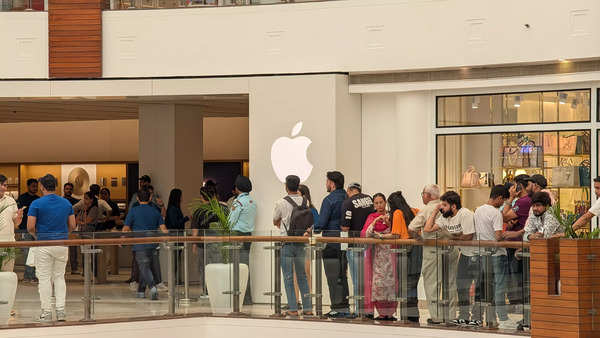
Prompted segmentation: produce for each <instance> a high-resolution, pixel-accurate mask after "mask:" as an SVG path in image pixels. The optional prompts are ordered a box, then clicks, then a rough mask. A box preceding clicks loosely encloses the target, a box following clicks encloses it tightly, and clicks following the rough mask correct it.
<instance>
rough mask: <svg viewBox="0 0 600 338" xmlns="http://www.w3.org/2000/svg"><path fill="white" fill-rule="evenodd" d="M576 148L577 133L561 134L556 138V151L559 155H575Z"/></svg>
mask: <svg viewBox="0 0 600 338" xmlns="http://www.w3.org/2000/svg"><path fill="white" fill-rule="evenodd" d="M576 150H577V135H569V136H562V137H560V138H559V140H558V153H559V154H560V155H575V151H576Z"/></svg>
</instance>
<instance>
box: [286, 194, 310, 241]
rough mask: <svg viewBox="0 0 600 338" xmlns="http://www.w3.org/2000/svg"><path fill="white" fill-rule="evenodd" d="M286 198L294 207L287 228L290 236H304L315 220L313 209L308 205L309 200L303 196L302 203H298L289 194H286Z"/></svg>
mask: <svg viewBox="0 0 600 338" xmlns="http://www.w3.org/2000/svg"><path fill="white" fill-rule="evenodd" d="M284 200H286V201H287V202H288V203H289V204H291V205H292V207H294V209H293V210H292V215H291V216H290V224H289V228H288V229H285V230H286V231H287V234H288V236H304V233H305V232H306V230H307V229H308V228H310V227H311V226H312V225H313V224H314V222H315V219H314V217H313V213H312V210H310V208H309V206H308V201H307V200H306V198H302V204H301V205H298V204H296V202H294V200H293V199H292V198H291V197H289V196H286V197H285V198H284Z"/></svg>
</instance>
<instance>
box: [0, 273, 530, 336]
mask: <svg viewBox="0 0 600 338" xmlns="http://www.w3.org/2000/svg"><path fill="white" fill-rule="evenodd" d="M18 274H19V275H20V277H22V273H19V272H18ZM128 278H129V274H128V273H125V272H122V273H121V274H120V275H117V276H109V278H108V279H109V281H108V283H105V284H94V285H93V288H92V294H93V302H92V319H93V320H96V321H99V322H107V321H113V320H114V321H124V320H125V321H127V320H136V319H142V318H147V317H157V316H159V317H162V316H164V315H166V314H167V313H168V310H169V306H168V299H167V292H166V291H165V292H160V293H159V300H158V301H151V300H149V299H148V298H145V299H139V298H135V292H133V291H132V290H130V289H129V285H128V284H127V283H126V280H127V279H128ZM66 279H67V305H66V312H67V322H68V323H73V324H74V323H79V322H80V321H81V320H82V319H83V318H84V304H83V301H82V298H83V291H84V289H83V278H82V276H81V275H71V274H68V273H67V275H66ZM177 291H178V292H177V294H178V302H177V305H176V314H179V315H207V316H211V308H210V304H209V300H208V298H207V297H202V296H200V295H201V293H202V292H201V290H200V288H198V287H197V286H191V287H190V289H189V295H190V298H194V299H193V301H191V302H189V303H186V302H182V301H179V299H183V298H184V290H183V287H178V288H177ZM422 303H423V304H421V305H424V302H422ZM13 308H14V310H15V312H16V314H15V316H13V317H12V318H11V319H10V320H9V322H8V325H7V326H4V327H3V328H10V327H24V326H25V327H26V326H28V324H33V323H35V318H36V316H38V315H39V313H40V302H39V295H38V290H37V284H35V283H27V282H23V281H20V282H19V286H18V291H17V296H16V299H15V304H14V307H13ZM323 311H324V312H327V311H329V309H328V308H327V307H324V309H323ZM420 312H421V321H422V322H421V326H423V327H427V322H426V320H427V318H428V311H427V309H426V308H421V309H420ZM242 313H243V315H244V316H245V317H256V318H268V317H270V316H271V315H273V313H274V307H273V306H272V305H271V304H255V305H252V306H243V307H242ZM510 317H511V319H513V320H514V321H517V320H520V319H522V316H521V315H517V314H511V315H510ZM297 319H299V320H302V318H297ZM310 320H312V321H314V320H315V319H314V318H312V319H310ZM329 321H331V320H329ZM336 321H338V320H336ZM339 321H340V322H344V323H357V324H381V325H388V326H389V325H395V324H399V323H390V322H382V323H378V322H374V321H360V320H358V319H357V320H339ZM437 328H439V326H437ZM448 329H456V327H449V328H448ZM468 330H469V331H477V330H476V329H473V328H470V329H468ZM479 330H482V331H483V332H498V331H497V330H488V329H487V328H480V329H479ZM505 333H515V334H523V332H517V331H513V332H505Z"/></svg>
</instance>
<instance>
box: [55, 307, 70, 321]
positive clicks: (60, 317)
mask: <svg viewBox="0 0 600 338" xmlns="http://www.w3.org/2000/svg"><path fill="white" fill-rule="evenodd" d="M56 320H57V321H59V322H65V321H67V314H66V313H65V310H56Z"/></svg>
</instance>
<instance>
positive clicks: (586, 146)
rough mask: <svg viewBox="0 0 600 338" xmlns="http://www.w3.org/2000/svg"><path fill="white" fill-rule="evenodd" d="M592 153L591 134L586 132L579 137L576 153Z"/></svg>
mask: <svg viewBox="0 0 600 338" xmlns="http://www.w3.org/2000/svg"><path fill="white" fill-rule="evenodd" d="M590 152H591V145H590V134H589V133H588V132H587V131H586V132H583V135H579V136H577V145H576V146H575V153H576V154H578V155H587V154H589V153H590Z"/></svg>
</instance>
